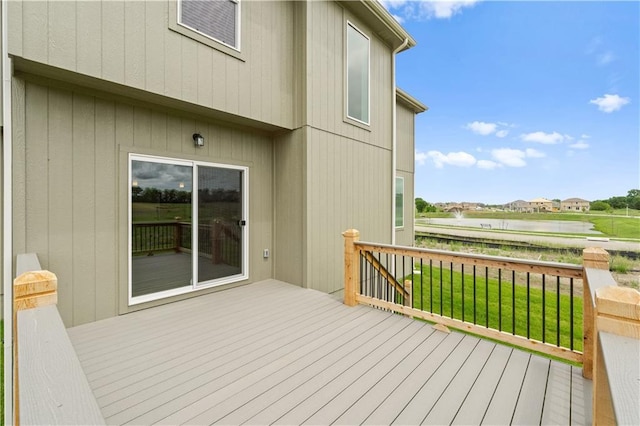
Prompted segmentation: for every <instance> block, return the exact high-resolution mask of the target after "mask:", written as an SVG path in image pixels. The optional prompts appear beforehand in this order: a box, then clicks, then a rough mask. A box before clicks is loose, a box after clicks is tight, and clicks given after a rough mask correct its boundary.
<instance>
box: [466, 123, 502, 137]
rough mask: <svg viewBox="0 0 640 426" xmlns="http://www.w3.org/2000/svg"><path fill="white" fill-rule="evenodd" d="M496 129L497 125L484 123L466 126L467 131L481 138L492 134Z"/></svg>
mask: <svg viewBox="0 0 640 426" xmlns="http://www.w3.org/2000/svg"><path fill="white" fill-rule="evenodd" d="M497 127H498V125H497V124H495V123H485V122H484V121H474V122H473V123H468V124H467V125H466V128H467V129H469V130H471V131H472V132H473V133H477V134H478V135H482V136H487V135H490V134H491V133H494V132H495V131H496V129H497Z"/></svg>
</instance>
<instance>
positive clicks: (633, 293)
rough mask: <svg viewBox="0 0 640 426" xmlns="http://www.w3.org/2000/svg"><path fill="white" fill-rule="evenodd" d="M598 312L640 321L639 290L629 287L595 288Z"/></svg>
mask: <svg viewBox="0 0 640 426" xmlns="http://www.w3.org/2000/svg"><path fill="white" fill-rule="evenodd" d="M596 306H597V309H598V313H599V314H606V315H612V316H616V317H620V318H628V319H631V320H635V321H640V292H639V291H637V290H635V289H633V288H629V287H613V286H611V287H604V288H599V289H597V290H596Z"/></svg>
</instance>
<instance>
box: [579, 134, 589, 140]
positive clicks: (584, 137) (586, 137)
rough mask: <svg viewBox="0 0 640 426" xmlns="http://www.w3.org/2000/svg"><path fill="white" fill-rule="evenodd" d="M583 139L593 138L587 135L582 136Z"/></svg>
mask: <svg viewBox="0 0 640 426" xmlns="http://www.w3.org/2000/svg"><path fill="white" fill-rule="evenodd" d="M580 137H581V138H582V139H589V138H590V137H591V136H589V135H587V134H582V135H581V136H580Z"/></svg>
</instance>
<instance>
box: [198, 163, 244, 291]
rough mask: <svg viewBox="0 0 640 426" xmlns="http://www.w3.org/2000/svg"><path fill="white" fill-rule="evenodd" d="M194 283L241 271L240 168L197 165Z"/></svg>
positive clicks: (241, 194)
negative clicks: (195, 265) (196, 246)
mask: <svg viewBox="0 0 640 426" xmlns="http://www.w3.org/2000/svg"><path fill="white" fill-rule="evenodd" d="M197 177H198V187H197V188H198V216H197V217H198V219H197V221H198V260H197V265H198V266H197V269H198V275H197V276H198V284H202V283H206V282H209V281H212V280H217V279H220V278H225V277H230V276H234V275H241V274H242V273H243V265H242V262H243V256H242V253H243V243H244V242H243V226H244V218H243V202H242V201H243V196H244V194H243V193H242V192H243V183H242V179H243V172H242V170H238V169H231V168H223V167H209V166H202V165H199V166H198V167H197Z"/></svg>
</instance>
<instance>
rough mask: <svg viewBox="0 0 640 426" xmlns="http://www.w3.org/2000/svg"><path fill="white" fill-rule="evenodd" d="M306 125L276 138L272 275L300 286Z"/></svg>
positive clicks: (304, 193) (302, 253) (302, 273)
mask: <svg viewBox="0 0 640 426" xmlns="http://www.w3.org/2000/svg"><path fill="white" fill-rule="evenodd" d="M306 132H307V130H306V128H302V129H298V130H296V131H294V132H292V133H290V134H287V135H284V136H282V137H279V138H277V139H276V141H275V143H274V150H275V188H276V189H275V205H276V225H275V229H276V239H275V243H276V246H275V250H274V253H273V255H274V258H275V275H274V277H275V278H276V279H279V280H282V281H285V282H288V283H291V284H296V285H299V286H302V285H303V284H304V282H305V281H304V269H305V264H304V261H305V258H304V253H305V252H306V237H305V234H304V229H305V226H306V222H305V213H304V212H305V210H306V205H305V200H306V181H305V175H306V163H305V152H306V139H307V135H306Z"/></svg>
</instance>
